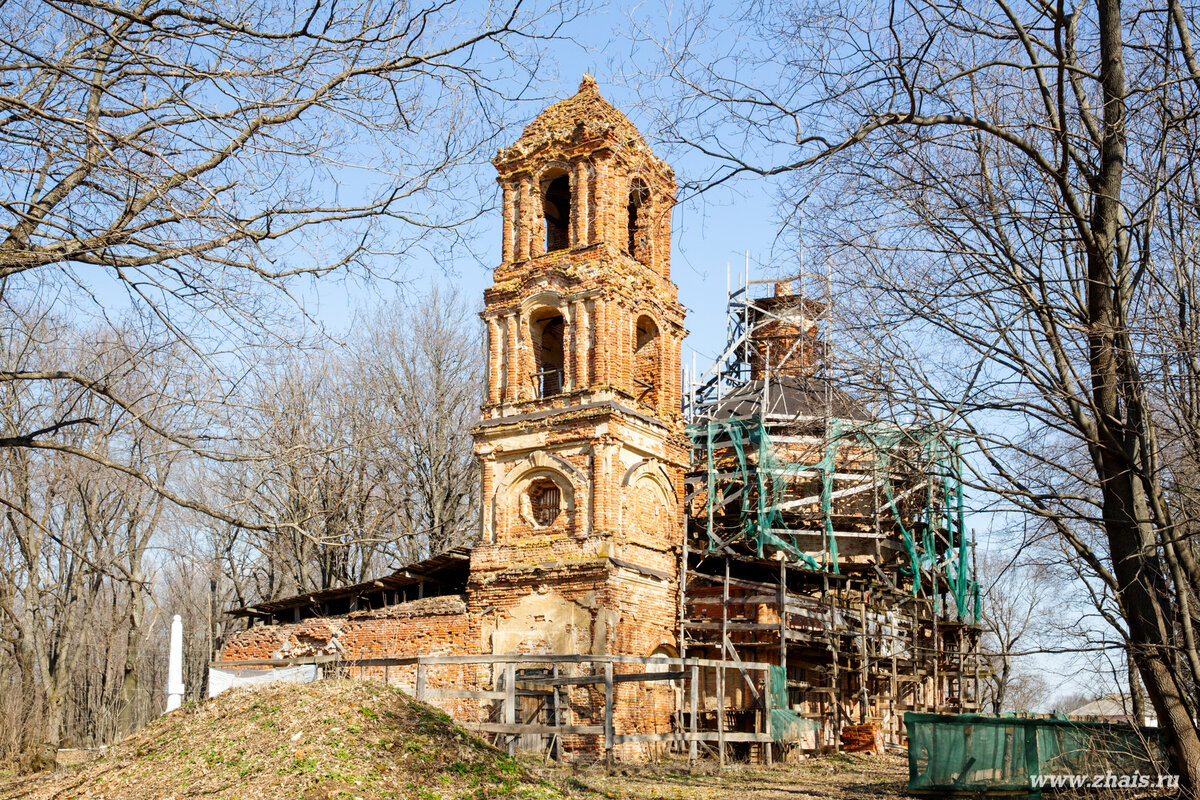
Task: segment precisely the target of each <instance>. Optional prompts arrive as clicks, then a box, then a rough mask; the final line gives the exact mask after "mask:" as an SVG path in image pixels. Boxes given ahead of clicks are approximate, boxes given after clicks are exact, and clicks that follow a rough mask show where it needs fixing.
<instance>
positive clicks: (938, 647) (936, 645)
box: [930, 577, 942, 714]
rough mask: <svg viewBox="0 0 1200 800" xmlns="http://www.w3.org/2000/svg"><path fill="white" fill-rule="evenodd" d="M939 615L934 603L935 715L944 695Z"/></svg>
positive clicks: (931, 609)
mask: <svg viewBox="0 0 1200 800" xmlns="http://www.w3.org/2000/svg"><path fill="white" fill-rule="evenodd" d="M934 580H935V581H936V580H937V579H936V577H935V578H934ZM934 586H935V588H936V589H938V590H940V589H941V587H940V586H938V585H937V584H936V583H935V584H934ZM937 615H938V612H937V604H936V603H933V604H931V605H930V617H931V619H932V620H933V641H932V642H931V644H932V645H933V698H932V700H933V713H935V714H936V713H938V706H939V705H940V704H941V695H942V687H941V676H940V675H938V660H939V656H940V655H941V652H942V642H941V636H939V635H938V619H937Z"/></svg>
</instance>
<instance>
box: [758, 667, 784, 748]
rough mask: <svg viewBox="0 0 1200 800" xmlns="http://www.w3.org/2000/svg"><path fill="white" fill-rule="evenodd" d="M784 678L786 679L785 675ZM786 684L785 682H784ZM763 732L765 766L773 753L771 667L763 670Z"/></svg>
mask: <svg viewBox="0 0 1200 800" xmlns="http://www.w3.org/2000/svg"><path fill="white" fill-rule="evenodd" d="M784 680H785V681H786V680H787V677H786V675H785V677H784ZM785 685H786V684H785ZM763 733H765V734H766V735H767V741H765V742H763V748H764V751H763V755H764V757H765V758H766V762H767V766H768V767H769V766H771V763H772V761H773V759H774V758H775V754H774V753H773V752H772V748H773V746H774V737H773V736H772V729H771V668H770V667H767V668H766V669H764V670H763Z"/></svg>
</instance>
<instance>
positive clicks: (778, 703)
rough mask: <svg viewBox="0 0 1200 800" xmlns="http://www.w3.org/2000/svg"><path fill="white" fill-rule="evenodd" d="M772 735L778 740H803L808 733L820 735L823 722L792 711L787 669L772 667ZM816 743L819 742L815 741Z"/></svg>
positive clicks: (770, 697) (770, 698)
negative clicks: (789, 701) (789, 703)
mask: <svg viewBox="0 0 1200 800" xmlns="http://www.w3.org/2000/svg"><path fill="white" fill-rule="evenodd" d="M769 700H770V704H771V736H772V737H773V738H774V739H775V741H777V742H802V741H803V740H804V737H805V735H806V734H809V733H815V734H817V737H818V738H819V737H820V732H821V723H820V722H819V721H817V720H815V719H809V718H808V717H803V716H801V715H799V714H797V713H796V712H795V711H791V710H789V708H788V690H787V670H785V669H784V668H783V667H778V666H772V667H771V689H770V695H769ZM812 744H813V745H816V744H817V742H813V743H812Z"/></svg>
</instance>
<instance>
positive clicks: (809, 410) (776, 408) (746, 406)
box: [703, 375, 871, 422]
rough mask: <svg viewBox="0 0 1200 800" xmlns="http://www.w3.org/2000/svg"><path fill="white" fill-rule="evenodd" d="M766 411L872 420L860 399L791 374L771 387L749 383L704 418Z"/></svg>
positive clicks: (776, 414) (779, 414)
mask: <svg viewBox="0 0 1200 800" xmlns="http://www.w3.org/2000/svg"><path fill="white" fill-rule="evenodd" d="M764 396H765V397H766V401H765V402H764ZM764 406H765V409H764ZM764 411H765V413H766V414H767V415H769V416H772V417H790V418H806V417H820V418H822V419H824V418H825V417H827V416H830V415H832V416H833V417H837V418H839V419H853V420H860V421H862V422H870V421H871V416H870V415H869V414H868V413H867V412H866V410H865V409H863V407H862V405H860V404H859V402H858V401H857V400H855V399H854V398H853V397H851V396H850V395H849V394H847V393H846V392H844V391H842V390H841V389H839V388H837V387H836V386H832V385H830V383H829V381H827V380H824V379H822V378H799V377H795V376H792V375H783V376H780V377H779V378H777V379H776V378H772V380H771V382H770V385H769V386H768V385H767V383H766V382H765V381H749V382H747V383H746V385H744V386H742V387H740V388H739V389H737V390H736V391H734V392H731V393H730V394H728V395H726V396H725V397H723V398H722V399H721V400H720V401H719V402H718V403H716V404H715V405H713V406H712V407H711V408H710V409H708V410H706V412H704V414H703V416H707V417H709V418H710V419H731V418H742V417H746V418H748V417H753V416H756V415H761V414H763V413H764Z"/></svg>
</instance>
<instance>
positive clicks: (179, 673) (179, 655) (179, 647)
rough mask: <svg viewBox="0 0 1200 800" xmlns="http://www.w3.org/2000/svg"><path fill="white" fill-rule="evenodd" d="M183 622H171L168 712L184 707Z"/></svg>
mask: <svg viewBox="0 0 1200 800" xmlns="http://www.w3.org/2000/svg"><path fill="white" fill-rule="evenodd" d="M183 692H184V687H183V620H182V619H181V618H180V616H179V615H178V614H176V615H175V618H174V619H172V620H171V654H170V656H169V658H168V660H167V711H174V710H175V709H177V708H179V706H181V705H183Z"/></svg>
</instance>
